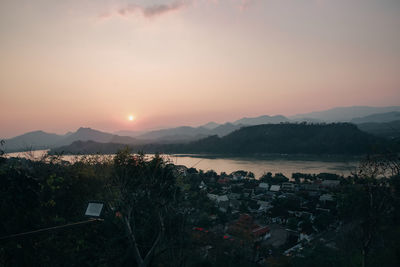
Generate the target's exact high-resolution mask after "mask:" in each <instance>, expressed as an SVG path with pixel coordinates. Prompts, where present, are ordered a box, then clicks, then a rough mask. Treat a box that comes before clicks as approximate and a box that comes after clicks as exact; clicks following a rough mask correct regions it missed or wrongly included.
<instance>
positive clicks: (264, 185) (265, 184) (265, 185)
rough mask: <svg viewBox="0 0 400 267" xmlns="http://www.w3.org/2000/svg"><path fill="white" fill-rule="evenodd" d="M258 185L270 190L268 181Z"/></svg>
mask: <svg viewBox="0 0 400 267" xmlns="http://www.w3.org/2000/svg"><path fill="white" fill-rule="evenodd" d="M258 187H259V188H263V189H265V190H268V188H269V184H267V183H260V184H259V185H258Z"/></svg>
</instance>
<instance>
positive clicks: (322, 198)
mask: <svg viewBox="0 0 400 267" xmlns="http://www.w3.org/2000/svg"><path fill="white" fill-rule="evenodd" d="M319 201H322V202H326V201H333V195H332V194H323V195H321V196H320V197H319Z"/></svg>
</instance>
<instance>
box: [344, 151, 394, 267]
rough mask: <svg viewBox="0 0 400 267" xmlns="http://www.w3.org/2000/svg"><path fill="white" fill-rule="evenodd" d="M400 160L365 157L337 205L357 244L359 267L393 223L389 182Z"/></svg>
mask: <svg viewBox="0 0 400 267" xmlns="http://www.w3.org/2000/svg"><path fill="white" fill-rule="evenodd" d="M399 162H400V161H399V158H398V157H397V156H393V155H379V156H373V157H368V158H366V159H365V160H363V161H362V162H361V164H360V167H359V170H358V172H357V174H355V177H354V183H355V184H353V185H350V186H348V187H347V189H346V191H345V192H344V194H343V197H342V198H341V201H340V203H339V205H340V209H339V210H340V213H341V216H342V219H343V220H344V221H345V222H347V223H348V225H350V226H352V227H351V231H352V234H353V237H354V238H355V240H356V241H358V247H359V249H360V252H361V264H362V266H363V267H364V266H367V265H368V262H367V260H368V257H369V255H370V252H371V248H372V247H373V244H374V242H375V243H376V241H377V240H378V239H380V234H381V233H382V229H383V228H384V226H385V225H387V224H388V222H390V221H392V220H391V217H393V215H394V212H393V211H394V204H395V200H394V195H393V191H394V190H392V189H393V188H392V187H393V186H392V184H391V180H393V179H394V178H395V177H398V175H399V170H400V168H399V166H400V165H399Z"/></svg>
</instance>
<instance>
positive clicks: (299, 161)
mask: <svg viewBox="0 0 400 267" xmlns="http://www.w3.org/2000/svg"><path fill="white" fill-rule="evenodd" d="M46 153H47V150H38V151H32V152H29V153H26V152H19V153H10V154H8V155H7V156H8V157H24V158H30V159H40V158H41V157H42V156H43V155H45V154H46ZM148 156H152V155H151V154H149V155H148ZM81 157H83V156H82V155H81V156H76V155H67V156H63V157H62V159H63V160H66V161H70V162H73V161H75V160H78V159H80V158H81ZM166 157H168V158H169V159H170V160H171V161H172V162H173V163H175V164H178V165H184V166H186V167H188V168H190V167H195V168H196V169H201V170H204V171H207V170H214V171H216V172H217V173H220V172H226V173H228V174H229V173H231V172H233V171H237V170H246V171H251V172H253V173H254V174H255V176H256V177H260V176H261V175H263V174H264V173H265V172H271V173H273V174H274V173H279V172H280V173H283V174H284V175H285V176H287V177H291V176H292V173H295V172H301V173H311V174H313V173H315V174H318V173H321V172H329V173H336V174H339V175H344V176H348V175H350V174H351V173H352V172H354V171H355V169H356V167H357V166H358V162H359V161H358V160H357V159H355V158H350V159H346V158H326V159H323V160H321V159H319V160H318V159H316V158H305V157H301V158H296V157H284V158H282V157H272V156H270V157H263V158H260V157H258V158H256V157H246V158H243V157H234V158H227V157H216V156H213V157H208V156H204V155H166Z"/></svg>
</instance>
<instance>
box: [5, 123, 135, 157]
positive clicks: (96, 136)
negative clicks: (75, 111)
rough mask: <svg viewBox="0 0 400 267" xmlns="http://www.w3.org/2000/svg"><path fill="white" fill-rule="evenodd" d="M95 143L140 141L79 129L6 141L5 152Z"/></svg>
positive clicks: (23, 136) (33, 134)
mask: <svg viewBox="0 0 400 267" xmlns="http://www.w3.org/2000/svg"><path fill="white" fill-rule="evenodd" d="M89 140H91V141H95V142H99V143H120V144H133V143H136V144H138V143H140V141H138V140H136V139H135V138H132V137H129V136H119V135H115V134H110V133H105V132H101V131H98V130H94V129H91V128H83V127H81V128H79V129H78V130H77V131H76V132H73V133H67V134H65V135H57V134H51V133H46V132H43V131H34V132H30V133H26V134H23V135H20V136H17V137H14V138H10V139H6V140H5V145H4V148H5V151H6V152H13V151H24V150H35V149H48V148H54V147H59V146H65V145H69V144H71V143H73V142H75V141H89Z"/></svg>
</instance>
